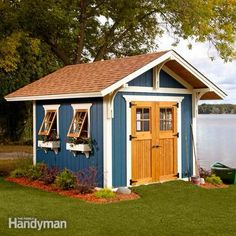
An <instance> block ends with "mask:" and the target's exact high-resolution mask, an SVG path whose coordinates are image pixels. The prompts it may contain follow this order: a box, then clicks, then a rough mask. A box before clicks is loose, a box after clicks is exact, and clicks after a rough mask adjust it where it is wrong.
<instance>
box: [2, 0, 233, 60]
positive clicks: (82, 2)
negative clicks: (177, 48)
mask: <svg viewBox="0 0 236 236" xmlns="http://www.w3.org/2000/svg"><path fill="white" fill-rule="evenodd" d="M0 12H1V13H2V15H3V17H2V21H3V24H2V28H3V29H1V30H0V32H2V30H3V31H5V32H4V34H2V36H3V39H5V38H6V37H9V35H11V34H12V33H13V32H15V31H17V32H19V31H20V32H25V33H26V35H27V36H29V37H32V38H36V39H39V40H41V41H42V42H43V43H45V44H47V45H48V46H49V47H50V49H51V50H52V52H53V53H54V54H55V55H56V56H57V57H58V60H61V61H62V62H63V64H73V63H82V62H86V61H91V60H95V61H96V60H101V59H106V58H110V57H114V56H123V55H133V54H137V53H144V52H147V51H152V50H154V49H156V47H157V45H156V43H155V39H156V37H161V36H162V34H163V30H164V29H165V30H168V31H172V33H173V35H175V38H176V42H177V43H178V41H179V40H180V39H181V38H184V39H188V38H193V39H195V40H196V41H200V42H204V41H209V42H210V43H211V44H213V45H214V46H215V47H216V49H217V50H218V52H219V54H220V56H221V57H222V58H223V59H225V60H229V59H232V58H234V57H235V49H234V43H235V37H236V36H235V35H236V13H235V12H236V1H235V0H207V1H206V0H194V1H189V0H175V1H173V0H146V1H143V0H142V1H141V0H129V1H126V0H106V1H104V0H47V1H44V0H33V1H32V0H21V1H17V0H12V1H9V0H8V1H3V3H2V6H0ZM9 17H10V21H9ZM6 27H7V28H8V30H6Z"/></svg>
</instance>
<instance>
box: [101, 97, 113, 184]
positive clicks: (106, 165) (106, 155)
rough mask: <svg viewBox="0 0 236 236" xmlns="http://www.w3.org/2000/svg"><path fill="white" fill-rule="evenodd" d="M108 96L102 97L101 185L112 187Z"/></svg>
mask: <svg viewBox="0 0 236 236" xmlns="http://www.w3.org/2000/svg"><path fill="white" fill-rule="evenodd" d="M110 112H111V110H110V96H109V95H107V96H105V97H104V98H103V187H106V188H112V117H111V116H110V115H109V114H110Z"/></svg>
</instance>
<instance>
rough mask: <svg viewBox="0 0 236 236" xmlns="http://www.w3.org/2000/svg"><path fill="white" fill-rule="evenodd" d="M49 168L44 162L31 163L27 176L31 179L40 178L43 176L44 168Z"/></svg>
mask: <svg viewBox="0 0 236 236" xmlns="http://www.w3.org/2000/svg"><path fill="white" fill-rule="evenodd" d="M46 168H47V166H46V165H45V164H44V163H38V164H36V165H31V166H30V167H29V168H28V169H27V173H26V175H27V177H28V178H29V179H30V180H38V179H40V178H41V177H42V176H43V172H44V170H45V169H46Z"/></svg>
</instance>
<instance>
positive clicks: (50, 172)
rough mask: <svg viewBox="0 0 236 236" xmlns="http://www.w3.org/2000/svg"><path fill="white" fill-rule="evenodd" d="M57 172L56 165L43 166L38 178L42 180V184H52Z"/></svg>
mask: <svg viewBox="0 0 236 236" xmlns="http://www.w3.org/2000/svg"><path fill="white" fill-rule="evenodd" d="M58 174H59V169H58V168H56V167H53V168H48V167H46V168H44V169H43V173H42V176H41V177H40V180H41V181H43V183H44V184H46V185H48V184H52V183H54V181H55V180H56V177H57V175H58Z"/></svg>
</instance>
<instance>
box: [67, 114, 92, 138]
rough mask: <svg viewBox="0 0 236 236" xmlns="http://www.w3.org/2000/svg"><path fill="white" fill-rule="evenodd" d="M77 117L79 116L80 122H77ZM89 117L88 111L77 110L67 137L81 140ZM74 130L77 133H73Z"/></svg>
mask: <svg viewBox="0 0 236 236" xmlns="http://www.w3.org/2000/svg"><path fill="white" fill-rule="evenodd" d="M77 116H79V119H80V120H77ZM81 116H82V117H81ZM87 117H88V110H86V109H84V110H81V109H79V110H75V114H74V117H73V119H72V121H71V124H70V128H69V131H68V134H67V136H68V137H73V138H79V137H80V135H81V132H82V131H83V128H84V124H85V121H86V119H87ZM87 128H88V127H87ZM73 130H75V131H74V132H73ZM76 131H77V132H76ZM87 132H88V130H87Z"/></svg>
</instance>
